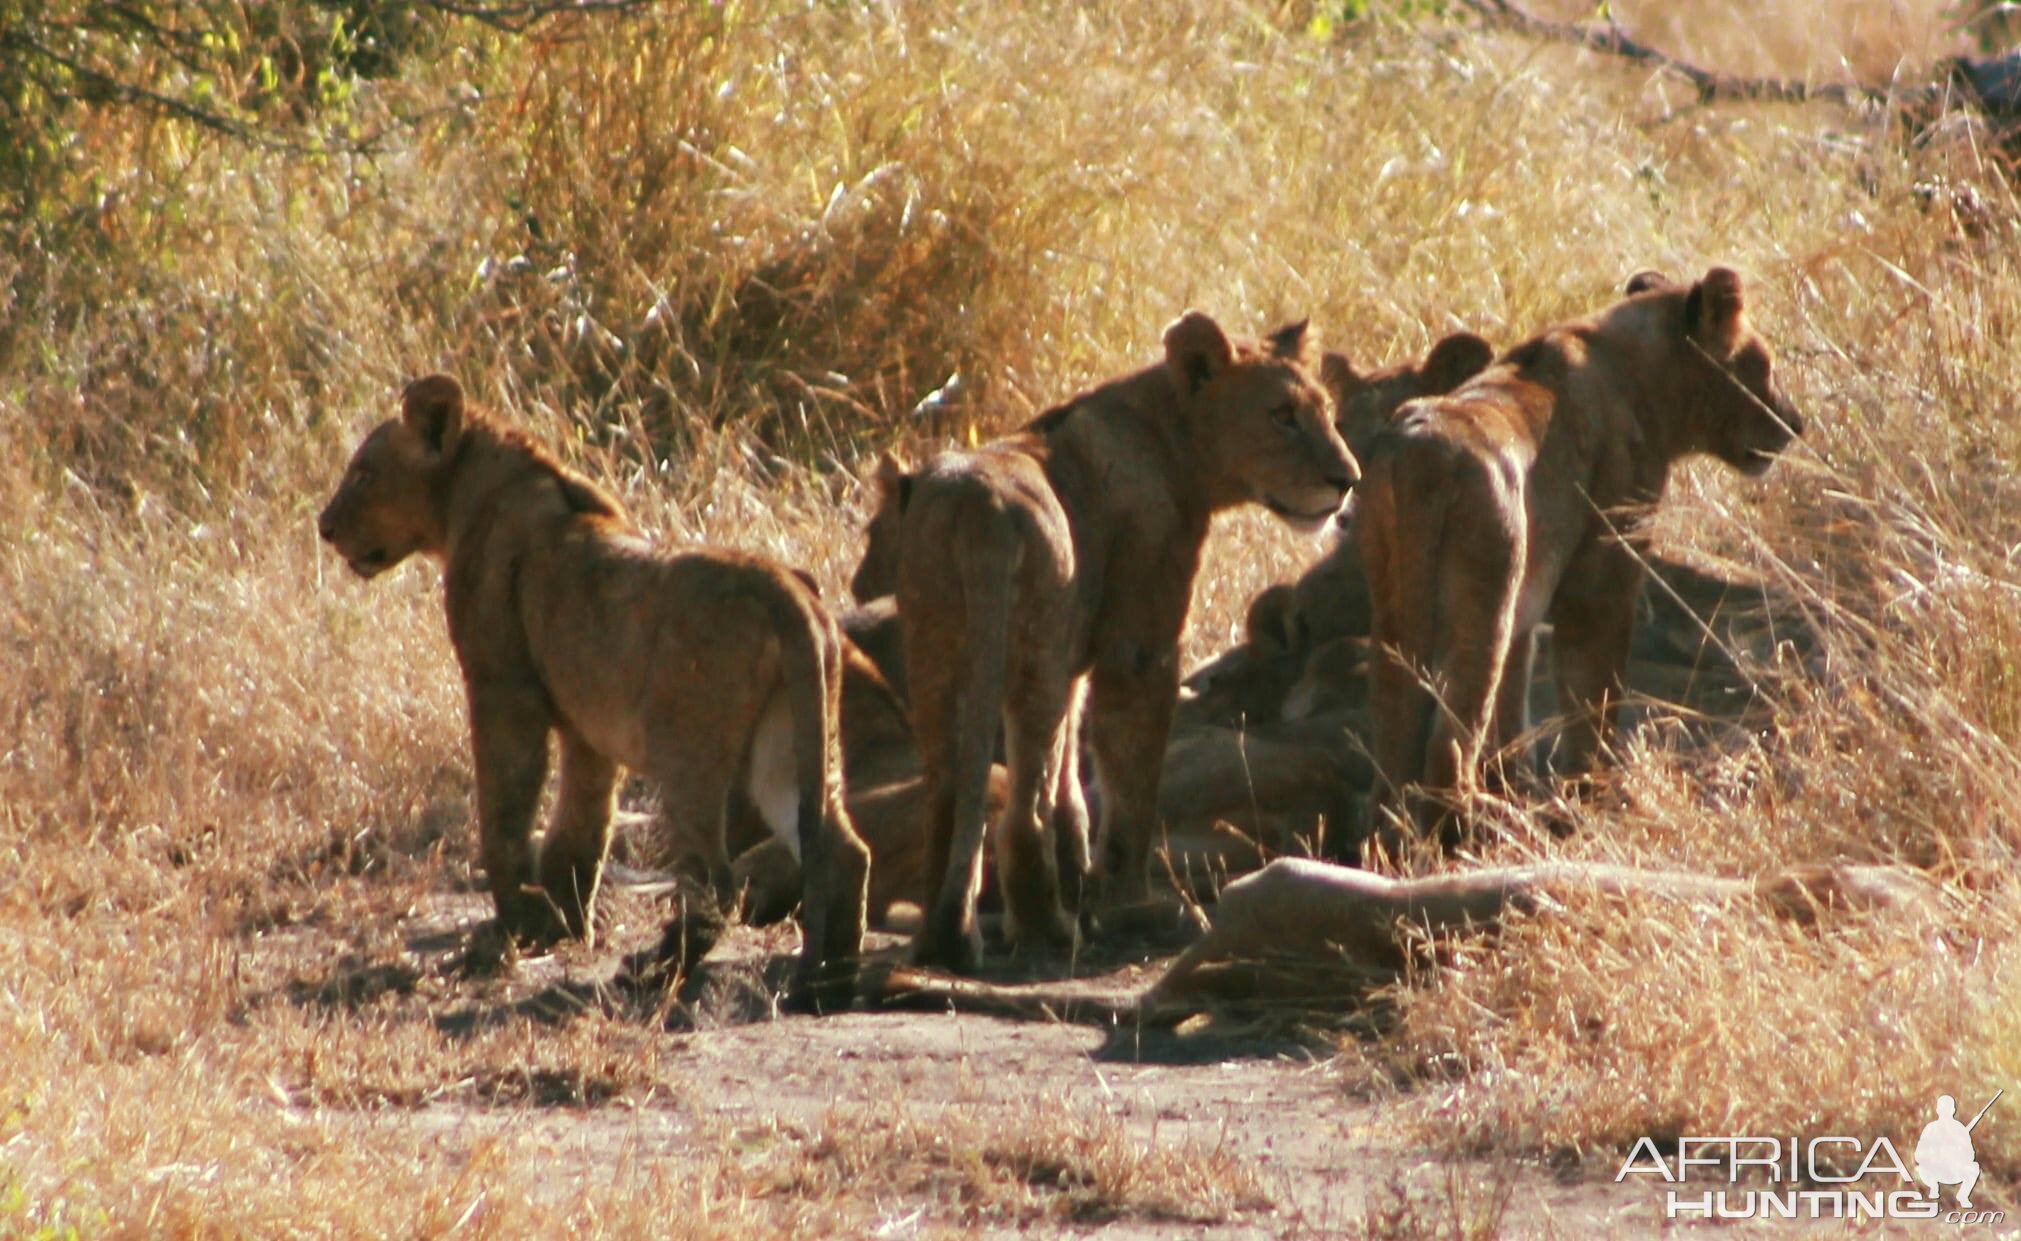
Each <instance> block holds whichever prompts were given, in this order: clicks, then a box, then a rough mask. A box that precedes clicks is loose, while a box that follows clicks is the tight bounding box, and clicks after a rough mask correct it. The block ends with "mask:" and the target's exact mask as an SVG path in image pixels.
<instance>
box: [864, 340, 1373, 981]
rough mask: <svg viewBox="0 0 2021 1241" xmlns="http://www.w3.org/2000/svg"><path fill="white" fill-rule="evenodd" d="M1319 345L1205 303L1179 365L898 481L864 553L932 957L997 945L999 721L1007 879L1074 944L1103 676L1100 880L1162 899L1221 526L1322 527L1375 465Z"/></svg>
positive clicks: (1025, 923)
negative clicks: (1065, 881) (1353, 428)
mask: <svg viewBox="0 0 2021 1241" xmlns="http://www.w3.org/2000/svg"><path fill="white" fill-rule="evenodd" d="M1306 336H1307V333H1306V329H1305V325H1304V324H1302V323H1300V324H1295V325H1293V326H1291V327H1287V328H1284V329H1282V330H1280V331H1278V332H1276V333H1275V334H1273V335H1272V336H1270V337H1269V338H1268V339H1267V340H1266V341H1261V342H1257V341H1248V340H1230V339H1229V337H1228V336H1227V335H1226V334H1225V333H1223V332H1222V330H1221V328H1220V326H1219V325H1217V324H1216V323H1215V322H1214V320H1212V319H1210V318H1209V317H1207V316H1206V315H1204V314H1200V313H1198V312H1193V313H1189V314H1187V315H1186V316H1185V317H1184V318H1182V319H1180V320H1179V321H1178V322H1176V323H1174V324H1173V325H1172V326H1171V327H1169V328H1167V329H1166V331H1165V338H1164V340H1165V360H1164V362H1163V363H1162V364H1160V365H1154V366H1150V367H1147V368H1145V369H1143V370H1140V371H1138V372H1136V373H1134V374H1131V375H1127V376H1124V377H1123V378H1120V379H1117V380H1113V381H1111V382H1109V383H1107V384H1104V385H1102V386H1101V387H1098V388H1095V389H1093V390H1091V391H1089V392H1086V393H1083V394H1082V395H1080V396H1078V397H1075V398H1074V399H1073V400H1071V401H1069V402H1068V403H1067V404H1065V405H1062V406H1060V407H1058V408H1057V409H1054V410H1051V411H1050V412H1048V413H1046V414H1044V415H1041V416H1040V417H1039V418H1038V419H1037V420H1035V421H1034V422H1032V423H1031V424H1030V425H1029V426H1027V427H1026V428H1025V429H1024V430H1022V431H1020V432H1018V433H1017V434H1015V435H1012V436H1009V437H1007V438H1005V439H1003V440H1000V441H998V442H996V443H994V444H990V445H988V446H986V447H984V448H982V449H981V450H979V451H975V452H952V453H946V454H943V455H941V456H939V457H936V458H934V459H933V460H932V461H929V462H927V463H926V464H925V465H924V466H923V467H921V469H920V470H919V471H918V472H917V473H916V474H910V475H908V474H903V473H900V472H898V471H895V470H886V471H884V472H883V473H882V475H881V479H882V483H883V486H884V489H885V496H884V502H883V505H882V508H883V510H884V512H885V518H884V520H883V521H882V522H881V523H877V522H874V523H873V527H874V528H873V538H872V544H873V546H872V548H871V549H870V552H869V554H868V555H866V557H865V561H866V565H869V566H870V568H871V576H872V577H877V576H886V577H888V580H889V581H891V582H892V583H893V584H894V585H895V587H896V593H897V596H898V609H899V615H900V617H901V618H902V623H903V625H904V628H905V647H906V676H907V679H908V681H909V682H910V684H911V691H912V712H913V722H914V729H915V731H916V732H917V733H918V737H919V743H920V751H921V755H922V757H923V759H924V761H925V765H926V773H927V783H928V792H927V798H926V805H927V814H928V827H927V832H926V837H927V840H928V841H929V842H930V847H931V850H932V853H931V855H930V859H929V862H928V873H929V874H931V875H934V876H937V877H938V880H937V882H938V891H937V892H936V893H935V894H934V896H933V897H932V899H931V901H930V904H929V907H928V911H927V917H926V922H925V924H924V926H923V927H922V928H921V930H920V933H919V939H918V941H917V943H916V944H915V946H914V956H915V958H916V959H917V960H919V961H920V962H922V963H927V964H936V965H942V966H947V967H949V968H953V969H957V970H962V969H967V968H970V967H972V966H973V965H974V963H975V961H976V958H977V956H978V954H979V952H980V941H979V938H978V936H977V933H976V925H975V901H976V891H977V887H978V885H979V882H980V878H981V869H982V846H983V840H984V832H985V823H986V813H985V811H986V807H985V794H986V792H987V789H988V780H989V768H990V759H991V755H992V752H993V750H994V748H995V744H996V737H997V728H998V724H999V721H1001V723H1002V726H1003V732H1004V739H1005V747H1006V757H1007V759H1008V764H1007V765H1008V767H1009V772H1010V789H1011V793H1010V803H1009V806H1008V808H1007V809H1006V810H1005V813H1004V816H1003V820H1002V822H1001V824H1000V825H999V827H998V833H997V877H998V880H997V881H998V886H999V888H1000V889H1001V890H1002V892H1003V895H1004V903H1005V907H1006V909H1007V911H1008V914H1009V923H1010V929H1011V934H1012V937H1013V939H1015V940H1018V941H1020V942H1021V943H1032V942H1037V943H1041V944H1044V945H1046V946H1049V947H1062V946H1067V945H1071V944H1072V942H1073V940H1074V934H1075V927H1074V921H1073V919H1072V917H1071V916H1070V915H1069V914H1068V912H1067V906H1066V904H1065V903H1063V901H1062V891H1061V876H1060V866H1061V864H1062V862H1064V865H1065V866H1066V869H1067V871H1068V873H1069V876H1070V877H1071V878H1072V879H1073V880H1074V881H1075V882H1078V879H1079V876H1080V873H1081V872H1082V871H1083V870H1084V869H1085V868H1086V864H1087V810H1086V808H1085V806H1084V805H1083V803H1082V799H1081V789H1080V780H1079V775H1078V745H1077V743H1076V738H1077V735H1078V730H1077V729H1076V727H1075V716H1076V714H1077V704H1078V702H1079V698H1080V695H1081V689H1082V686H1083V684H1084V683H1089V682H1091V683H1092V688H1091V693H1092V702H1091V706H1090V710H1091V711H1092V717H1091V724H1092V741H1093V746H1094V752H1095V762H1096V769H1097V774H1098V777H1099V780H1100V785H1101V790H1102V802H1103V816H1102V827H1101V847H1100V857H1101V867H1102V873H1103V878H1104V879H1105V881H1106V882H1107V884H1108V885H1109V886H1110V888H1111V889H1112V890H1113V892H1114V894H1115V895H1119V896H1129V895H1135V894H1137V893H1140V892H1141V891H1142V888H1143V885H1144V882H1145V875H1144V869H1145V863H1146V860H1147V858H1148V854H1149V850H1150V843H1151V838H1152V834H1153V831H1154V829H1155V827H1156V822H1155V820H1156V814H1157V799H1158V776H1159V772H1160V770H1161V767H1162V764H1163V762H1164V756H1165V741H1166V735H1167V733H1168V732H1169V731H1170V728H1171V722H1172V709H1173V705H1174V703H1175V701H1176V699H1177V696H1178V654H1177V652H1178V642H1179V636H1180V631H1181V630H1182V629H1183V628H1184V626H1185V621H1186V611H1187V608H1188V606H1189V605H1190V603H1191V601H1192V590H1193V574H1194V570H1195V568H1196V567H1197V565H1198V562H1199V558H1200V547H1201V543H1202V542H1203V541H1204V540H1205V538H1206V536H1207V525H1208V520H1209V518H1211V517H1212V516H1213V515H1214V514H1215V513H1216V512H1218V511H1219V510H1221V509H1224V508H1228V507H1230V506H1232V505H1235V504H1240V503H1244V502H1248V501H1254V502H1256V503H1259V504H1263V505H1265V506H1266V507H1268V508H1269V509H1270V510H1271V511H1273V512H1275V513H1277V514H1278V515H1279V516H1280V517H1283V518H1284V519H1285V520H1287V521H1290V522H1293V523H1294V524H1302V525H1304V526H1306V527H1308V528H1316V527H1317V526H1318V525H1320V524H1321V523H1323V522H1324V521H1325V520H1326V519H1327V518H1328V517H1330V516H1331V515H1332V514H1333V512H1334V511H1335V510H1336V509H1337V508H1339V507H1340V503H1341V501H1342V500H1343V499H1344V498H1345V497H1346V495H1347V491H1348V488H1349V487H1351V486H1352V485H1353V484H1354V482H1355V480H1356V478H1357V477H1359V473H1358V470H1357V468H1356V465H1355V462H1354V458H1353V457H1352V456H1351V455H1350V454H1349V453H1348V451H1347V447H1346V445H1344V444H1343V443H1342V442H1341V439H1340V436H1339V434H1338V432H1337V431H1336V430H1335V429H1334V426H1333V421H1332V418H1331V411H1330V409H1329V405H1328V401H1327V395H1326V392H1325V390H1324V389H1323V388H1321V387H1320V385H1319V383H1318V382H1317V380H1316V379H1315V377H1314V374H1313V364H1314V362H1315V361H1316V359H1314V358H1313V357H1312V355H1311V352H1310V351H1309V347H1308V342H1307V339H1306ZM894 517H895V518H896V520H893V518H894ZM1056 832H1057V834H1058V838H1057V839H1055V833H1056ZM1069 903H1070V902H1069Z"/></svg>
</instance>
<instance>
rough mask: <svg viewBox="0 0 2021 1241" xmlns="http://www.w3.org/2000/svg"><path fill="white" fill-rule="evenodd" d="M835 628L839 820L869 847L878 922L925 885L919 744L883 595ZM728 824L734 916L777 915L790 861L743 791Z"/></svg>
mask: <svg viewBox="0 0 2021 1241" xmlns="http://www.w3.org/2000/svg"><path fill="white" fill-rule="evenodd" d="M837 619H838V621H839V623H840V624H841V626H842V633H843V648H844V663H843V668H842V716H841V727H842V772H843V784H844V788H845V790H846V793H845V804H846V805H847V807H848V810H849V821H850V823H851V824H852V825H853V826H854V827H855V828H856V832H857V835H859V836H861V837H862V838H863V843H864V844H865V845H866V846H867V847H868V848H869V849H870V896H869V905H868V907H867V910H866V913H867V916H868V918H869V921H870V924H871V925H873V926H876V925H881V924H884V923H885V922H886V921H887V919H888V918H889V916H890V913H891V908H892V906H893V905H895V904H897V903H899V902H901V901H902V902H907V903H910V904H913V905H922V904H924V903H925V900H926V892H927V889H928V888H930V887H931V886H932V885H931V884H930V883H929V882H928V880H927V875H926V843H925V839H924V838H923V837H922V836H921V835H920V817H921V814H922V813H923V812H922V809H921V807H922V804H923V803H922V799H923V798H924V796H925V787H926V786H925V781H924V780H923V779H922V778H921V776H920V763H919V747H918V746H917V745H916V744H915V743H914V741H913V738H912V721H911V719H910V718H909V717H908V716H907V714H906V704H905V699H904V695H903V693H902V688H901V685H894V684H892V683H891V680H890V678H891V676H892V675H893V672H894V671H898V672H902V669H903V652H902V651H901V650H900V649H899V646H900V643H899V640H898V624H897V621H898V614H897V610H896V608H895V607H893V606H892V601H891V600H890V599H888V598H887V599H883V600H879V601H876V602H874V603H871V604H869V605H866V606H863V607H859V608H854V609H851V610H848V611H845V612H844V613H843V614H842V615H841V616H840V617H838V618H837ZM1007 791H1008V790H1007V788H1006V786H1005V783H1004V776H1003V768H1001V767H992V768H991V769H990V787H989V808H990V816H991V819H992V821H994V820H995V818H996V816H997V815H999V814H1001V813H1002V812H1003V804H1004V799H1005V796H1006V794H1007ZM730 831H731V838H732V841H733V847H734V848H736V849H738V850H740V851H739V852H738V854H737V858H736V861H735V862H733V863H732V864H731V869H732V871H733V873H734V876H735V881H736V886H737V889H738V890H739V891H740V892H742V893H743V895H744V918H745V920H746V921H747V922H750V923H752V924H753V925H765V924H768V923H773V922H779V921H783V920H784V919H785V918H786V917H787V916H788V915H789V914H790V913H791V912H792V909H793V906H794V905H795V904H796V903H798V901H799V899H800V863H799V861H798V859H796V858H795V857H794V855H793V852H792V850H790V849H788V848H787V847H786V845H785V843H784V842H782V841H781V840H779V838H778V837H776V836H773V835H772V834H771V832H770V830H769V829H768V828H767V827H766V826H765V822H764V819H763V817H762V816H761V815H760V814H759V813H758V811H757V809H756V807H754V806H752V805H751V804H750V799H749V798H748V797H742V796H740V797H736V798H733V799H732V806H731V815H730Z"/></svg>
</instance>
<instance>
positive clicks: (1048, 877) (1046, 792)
mask: <svg viewBox="0 0 2021 1241" xmlns="http://www.w3.org/2000/svg"><path fill="white" fill-rule="evenodd" d="M1073 698H1074V682H1073V677H1072V674H1071V673H1070V672H1068V670H1067V669H1065V668H1064V667H1054V668H1045V669H1034V670H1029V671H1028V672H1027V674H1026V675H1025V676H1022V677H1020V678H1018V680H1017V683H1016V684H1015V685H1014V686H1013V692H1012V693H1011V695H1010V697H1009V700H1008V702H1007V703H1006V704H1005V712H1004V741H1005V751H1006V753H1005V757H1006V759H1007V760H1008V762H1007V766H1008V767H1009V769H1010V803H1009V805H1008V806H1006V807H1005V809H1004V814H1003V818H1002V820H1001V821H1000V822H999V823H998V824H997V834H996V861H997V885H998V887H999V888H1000V889H1001V891H1002V892H1003V897H1004V908H1005V911H1006V912H1007V914H1008V915H1009V916H1008V923H1009V930H1010V938H1011V940H1012V941H1013V942H1014V943H1015V944H1016V945H1017V946H1018V947H1019V948H1020V949H1027V950H1028V949H1034V948H1036V949H1040V950H1045V951H1059V952H1068V951H1072V949H1073V947H1074V943H1075V925H1074V919H1073V917H1072V916H1071V915H1069V914H1068V913H1067V910H1066V907H1065V905H1064V903H1063V901H1062V896H1063V893H1062V887H1061V883H1060V846H1059V842H1058V840H1057V839H1056V835H1055V834H1056V832H1057V830H1058V827H1059V824H1058V823H1057V822H1056V817H1055V816H1056V811H1057V804H1056V803H1057V802H1058V799H1059V783H1060V778H1061V774H1062V771H1061V769H1062V766H1063V765H1064V764H1065V762H1066V758H1065V753H1064V752H1065V751H1066V749H1067V748H1068V747H1069V746H1071V745H1072V744H1074V739H1073V738H1072V736H1071V735H1070V734H1071V728H1072V726H1073V723H1074V715H1073V710H1072V707H1073ZM1082 856H1085V852H1083V854H1082Z"/></svg>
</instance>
